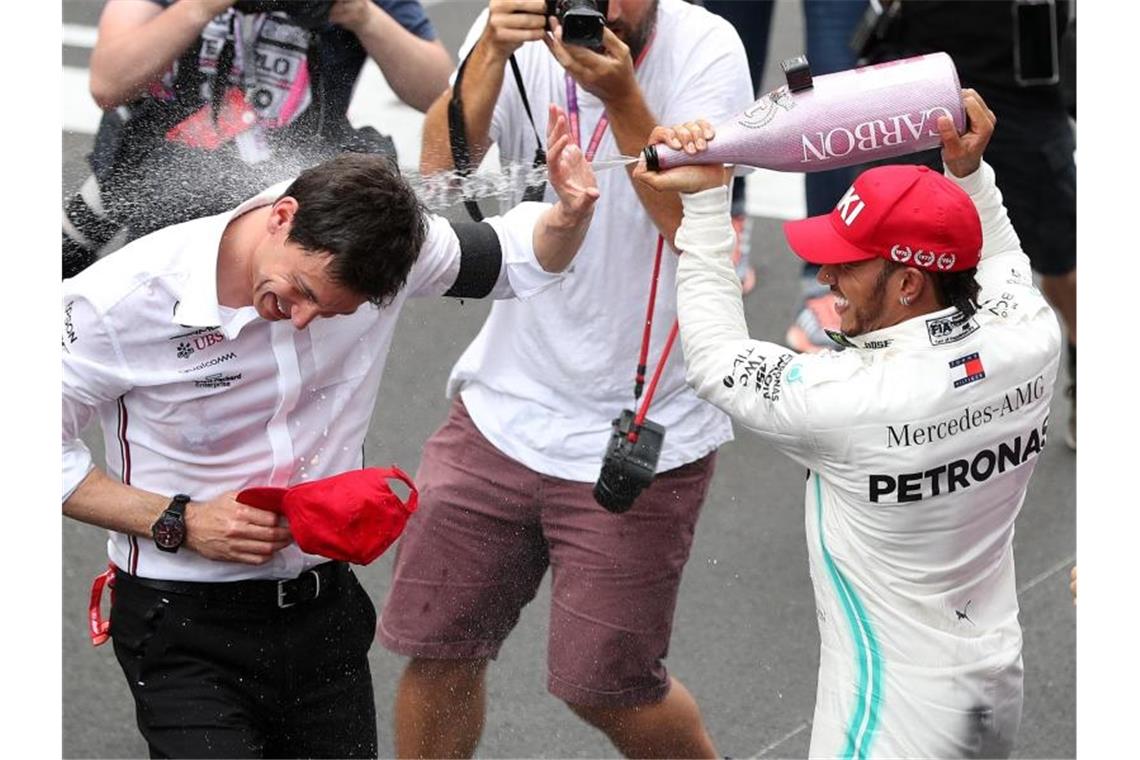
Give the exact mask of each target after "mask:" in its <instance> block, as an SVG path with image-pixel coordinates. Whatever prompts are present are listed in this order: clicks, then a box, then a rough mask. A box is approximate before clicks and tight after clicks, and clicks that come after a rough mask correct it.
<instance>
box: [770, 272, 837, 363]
mask: <svg viewBox="0 0 1140 760" xmlns="http://www.w3.org/2000/svg"><path fill="white" fill-rule="evenodd" d="M825 330H834V331H838V330H839V315H838V314H836V313H835V294H834V293H832V292H831V290H830V289H829V288H827V287H826V286H825V285H821V284H819V283H817V282H815V281H814V280H812V281H811V283H810V284H808V283H807V282H805V283H804V300H803V306H801V307H800V312H799V314H797V315H796V321H795V322H792V326H791V327H789V328H788V332H787V334H786V335H785V336H784V341H785V342H786V343H787V344H788V348H790V349H792V350H793V351H799V352H800V353H815V352H817V351H823V350H825V349H833V350H842V348H843V347H842V346H840V345H838V344H837V343H836V342H835V341H833V340H832V339H831V338H829V337H828V336H827V333H826V332H825Z"/></svg>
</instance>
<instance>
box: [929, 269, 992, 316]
mask: <svg viewBox="0 0 1140 760" xmlns="http://www.w3.org/2000/svg"><path fill="white" fill-rule="evenodd" d="M977 273H978V268H977V267H971V268H970V269H963V270H962V271H961V272H942V273H939V274H933V275H932V276H931V279H932V280H934V295H935V297H937V298H938V303H940V304H942V307H943V308H945V307H947V306H955V307H957V308H958V311H960V312H962V314H963V315H965V316H967V317H970V316H973V314H974V312H975V311H977V310H978V291H979V290H981V286H980V285H978V281H977V280H976V279H974V275H976V274H977Z"/></svg>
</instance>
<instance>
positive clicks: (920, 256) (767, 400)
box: [638, 90, 1061, 758]
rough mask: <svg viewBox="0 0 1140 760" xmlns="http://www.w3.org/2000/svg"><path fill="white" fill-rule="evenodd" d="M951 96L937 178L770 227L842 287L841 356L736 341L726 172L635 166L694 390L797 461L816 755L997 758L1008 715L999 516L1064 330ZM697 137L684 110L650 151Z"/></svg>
mask: <svg viewBox="0 0 1140 760" xmlns="http://www.w3.org/2000/svg"><path fill="white" fill-rule="evenodd" d="M963 101H964V103H965V106H966V112H967V114H968V117H969V124H970V126H969V129H968V131H967V133H966V134H964V135H962V136H959V135H958V134H957V133H956V132H955V131H954V128H953V126H952V124H951V123H950V120H949V119H942V120H941V122H942V123H940V124H939V131H940V133H941V136H942V154H943V160H944V162H945V165H946V176H945V177H944V176H942V175H940V174H937V173H936V172H931V171H929V170H928V169H926V168H925V167H915V166H907V167H903V166H886V167H879V168H875V169H871V170H869V171H867V172H864V173H863V174H862V175H860V176H859V178H858V179H856V180H855V183H854V185H852V187H851V189H850V190H849V191H848V192H847V194H846V195H845V196H844V197H843V199H842V200H841V201H840V202H839V204H838V206H837V207H836V209H835V210H834V211H832V212H831V213H830V214H828V215H824V216H819V217H813V218H809V219H806V220H802V221H797V222H790V223H788V224H787V225H786V227H785V231H786V234H787V237H788V241H789V243H790V245H791V247H792V249H793V250H794V251H795V252H796V253H797V254H798V255H799V256H800V257H801V258H803V259H805V260H807V261H810V262H812V263H817V264H820V265H822V269H821V270H820V273H819V279H820V281H821V282H823V283H825V284H827V285H829V286H830V287H831V290H832V291H833V292H834V293H835V295H836V311H837V313H838V314H839V316H840V318H841V326H842V331H843V333H842V334H837V335H836V336H835V337H836V339H837V340H839V341H840V342H842V343H844V344H845V345H846V346H848V348H847V350H845V351H842V352H824V353H822V354H802V355H800V354H795V353H792V352H790V351H788V350H787V349H785V348H784V347H782V346H779V345H776V344H774V343H767V342H762V341H757V340H751V339H749V337H748V333H747V327H746V325H745V321H744V311H743V307H742V303H741V297H740V283H739V280H738V279H737V278H736V277H735V275H734V274H733V269H732V264H731V262H730V260H729V255H730V252H731V250H732V243H733V237H732V227H731V225H730V222H729V205H728V197H727V194H726V193H725V190H724V187H723V183H724V171H723V169H722V167H719V166H715V167H714V166H701V167H681V168H678V169H674V170H671V171H668V172H663V173H660V174H653V173H649V172H646V171H645V170H644V167H640V168H639V171H638V176H639V177H640V178H641V179H642V181H644V182H646V184H649V185H650V186H652V187H655V188H656V189H662V190H680V191H681V192H682V193H683V196H682V197H683V199H684V221H683V223H682V225H681V228H680V230H679V231H678V233H677V247H678V248H679V249H681V250H683V251H684V253H683V254H682V256H681V260H680V263H679V267H678V271H677V290H678V295H677V304H678V315H679V319H680V325H681V338H682V341H683V345H684V352H685V362H686V365H687V380H688V382H689V383H690V384H691V385H692V386H693V387H694V388H695V389H696V391H697V393H698V394H699V395H700V396H701V397H702V398H704V399H706V400H708V401H710V402H712V403H713V404H715V405H716V406H718V407H720V408H721V409H723V410H724V411H726V412H728V413H729V414H730V415H732V417H733V418H734V419H736V420H737V421H738V422H739V423H741V424H742V425H744V426H745V427H747V428H749V429H751V430H753V431H755V432H756V433H758V434H759V435H761V436H763V437H764V438H765V439H767V440H769V441H771V443H772V444H773V445H774V446H776V447H777V448H779V449H780V450H781V451H783V452H784V453H786V454H788V455H789V456H790V457H792V458H793V459H794V460H796V461H797V462H799V463H801V464H803V465H805V466H806V467H807V468H808V476H807V485H806V489H805V499H804V506H805V526H806V530H807V543H808V553H809V557H810V565H811V576H812V582H813V585H814V589H815V600H816V609H817V613H818V615H817V616H818V619H819V630H820V666H819V683H818V687H817V693H816V706H815V717H814V720H813V723H812V739H811V750H810V755H811V756H812V757H845V758H846V757H870V756H875V757H992V756H1008V754H1009V753H1010V751H1011V750H1012V747H1013V742H1014V739H1015V737H1016V734H1017V729H1018V726H1019V724H1020V720H1021V707H1022V662H1021V628H1020V626H1019V624H1018V621H1017V614H1018V605H1017V596H1016V592H1015V579H1014V565H1013V549H1012V542H1013V526H1014V520H1015V518H1016V517H1017V514H1018V511H1019V510H1020V508H1021V504H1022V501H1023V500H1024V498H1025V491H1026V487H1027V484H1028V482H1029V478H1030V476H1031V475H1032V473H1033V468H1034V465H1035V464H1036V462H1037V457H1038V456H1039V454H1040V451H1041V448H1042V446H1043V445H1044V444H1045V434H1046V426H1047V423H1048V416H1049V402H1050V399H1051V397H1052V392H1053V384H1054V379H1055V376H1056V372H1057V365H1058V359H1059V356H1060V346H1061V335H1060V330H1059V328H1058V323H1057V319H1056V317H1055V316H1054V314H1053V311H1052V310H1051V309H1050V308H1049V306H1048V305H1047V304H1046V302H1045V301H1044V299H1043V298H1042V296H1041V294H1040V293H1039V292H1038V291H1037V289H1036V288H1035V287H1034V285H1033V280H1032V275H1031V272H1030V268H1029V259H1028V258H1027V257H1026V255H1025V254H1024V253H1023V252H1022V250H1021V246H1020V242H1019V241H1018V237H1017V234H1016V233H1015V232H1014V230H1013V228H1012V227H1011V225H1010V223H1009V220H1008V218H1007V216H1006V211H1005V208H1004V207H1003V205H1002V198H1001V193H1000V192H999V191H998V189H997V187H996V185H995V183H994V174H993V170H992V169H991V168H990V167H989V166H988V165H986V164H984V163H983V162H982V153H983V151H984V149H985V146H986V144H987V143H988V141H989V138H990V136H991V134H992V133H993V127H994V121H995V120H994V117H993V114H992V112H990V111H989V109H988V108H987V107H986V105H985V103H984V102H983V101H982V100H981V98H980V97H978V95H977V94H976V93H975V92H974V91H972V90H965V91H963ZM702 133H703V134H702ZM710 137H713V133H712V130H711V129H710V128H709V127H708V124H707V122H691V123H689V124H686V125H682V126H679V127H674V128H665V127H658V128H657V130H655V132H654V136H653V141H655V142H669V143H671V144H672V145H673V147H680V146H679V145H678V141H680V142H681V143H686V144H689V145H692V146H694V147H696V148H697V149H698V150H699V149H701V148H703V141H701V140H700V138H703V139H705V140H707V139H709V138H710ZM714 139H715V138H714ZM698 142H699V143H700V145H699V147H698ZM975 267H976V269H975ZM979 286H980V290H979Z"/></svg>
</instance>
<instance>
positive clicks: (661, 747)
mask: <svg viewBox="0 0 1140 760" xmlns="http://www.w3.org/2000/svg"><path fill="white" fill-rule="evenodd" d="M669 682H670V688H669V693H668V694H666V695H665V699H663V700H661V701H660V702H657V703H655V704H651V705H638V706H637V707H588V706H585V705H569V707H570V709H571V710H573V711H574V712H575V713H576V714H577V715H578V717H580V718H582V720H584V721H586V722H587V723H589V724H590V725H591V726H594V727H595V728H597V729H598V730H600V731H602V732H603V733H604V734H605V735H606V736H608V737H609V739H610V741H612V742H613V743H614V746H615V747H617V748H618V751H620V752H621V753H622V754H623V755H625V756H626V757H675V758H689V757H701V758H715V757H719V755H717V752H716V747H715V746H714V745H713V741H712V738H711V737H709V735H708V732H707V731H706V730H705V726H704V721H702V719H701V711H700V708H698V707H697V702H696V700H695V699H693V695H692V694H690V693H689V690H688V689H686V688H685V686H684V684H682V683H681V682H680V681H678V680H677V679H676V678H672V677H670V679H669Z"/></svg>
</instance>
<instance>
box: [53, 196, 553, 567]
mask: <svg viewBox="0 0 1140 760" xmlns="http://www.w3.org/2000/svg"><path fill="white" fill-rule="evenodd" d="M288 184H289V183H288V182H283V183H281V184H279V185H275V186H274V187H271V188H269V189H268V190H265V191H264V192H262V193H260V194H259V195H257V196H256V197H254V198H251V199H250V200H247V201H245V202H244V203H242V204H241V205H240V206H238V207H237V208H236V209H234V210H231V211H227V212H224V213H221V214H217V215H215V216H210V217H204V218H201V219H195V220H193V221H190V222H186V223H184V224H178V225H174V226H171V227H167V228H165V229H162V230H159V231H158V232H155V233H153V234H150V235H147V236H146V237H143V238H140V239H139V240H136V241H135V242H133V243H131V244H129V245H127V246H126V247H124V248H123V249H122V250H121V251H118V252H117V253H115V255H113V256H108V257H107V258H105V259H102V260H100V261H98V262H97V263H95V264H94V265H93V266H91V267H89V268H87V269H86V270H84V271H83V272H81V273H80V274H79V275H77V276H76V277H73V278H71V279H68V280H64V282H63V335H62V358H63V391H62V397H63V430H62V432H63V499H64V500H66V499H67V498H68V497H69V496H70V495H71V493H72V492H73V491H74V490H75V488H76V487H77V486H78V485H79V484H80V482H81V481H82V480H83V478H84V477H86V475H87V473H88V471H89V470H90V469H91V467H92V466H93V464H92V459H91V453H90V452H89V451H88V449H87V446H86V445H84V443H83V441H82V440H81V439H80V438H79V434H80V432H81V431H82V430H83V428H84V427H85V426H86V425H87V423H88V422H89V421H90V420H91V419H92V418H93V417H98V418H99V421H100V422H101V423H102V427H103V440H104V447H105V450H106V460H107V473H108V475H110V476H111V477H112V478H115V479H116V480H120V481H121V482H123V483H126V484H128V485H132V486H135V487H138V488H141V489H143V490H147V491H152V492H154V493H159V494H166V495H173V494H176V493H185V494H189V495H190V497H191V498H192V499H194V500H195V501H206V500H208V499H211V498H214V497H216V496H218V495H219V494H222V493H224V492H226V491H229V490H235V491H236V490H240V489H242V488H246V487H248V486H263V485H266V486H288V485H294V484H296V483H301V482H305V481H306V480H313V479H317V478H323V477H328V476H330V475H335V474H338V473H341V472H344V471H346V470H352V469H356V468H359V467H361V466H362V462H361V456H362V445H363V443H364V436H365V433H366V432H367V430H368V423H369V420H370V419H371V416H372V409H373V407H374V406H375V405H376V395H377V392H378V391H379V387H380V377H381V375H382V374H383V371H384V361H385V359H386V358H387V355H388V347H389V346H390V345H391V342H392V335H393V331H394V330H395V326H396V318H397V317H398V315H399V313H400V309H401V308H402V307H403V305H404V301H405V300H406V299H407V298H408V297H409V296H434V295H442V294H443V293H445V292H446V291H447V290H448V288H450V287H451V285H452V284H453V283H454V282H455V279H456V277H457V276H458V274H459V269H460V245H459V240H458V238H457V237H456V235H455V232H454V231H453V230H452V228H451V225H450V224H449V223H448V222H447V221H446V220H445V219H442V218H440V217H431V218H430V219H429V221H428V234H427V238H426V239H425V241H424V245H423V247H422V248H421V249H420V253H419V257H418V258H417V259H416V263H415V264H414V265H413V266H412V269H411V272H410V273H409V274H408V279H407V282H406V284H405V286H404V287H403V288H402V289H401V290H400V291H399V293H397V294H396V297H395V298H394V299H393V301H392V303H390V304H389V305H388V306H385V307H384V308H377V307H375V306H372V305H371V304H365V305H363V306H361V307H360V308H359V309H357V310H356V312H355V313H353V314H351V315H348V316H338V317H333V318H328V319H315V320H313V322H312V323H311V324H310V325H309V326H308V327H307V328H306V329H304V330H297V329H295V328H294V327H293V325H292V323H291V322H289V321H287V320H282V321H267V320H265V319H262V318H261V317H260V316H258V314H257V311H256V310H255V309H254V307H252V306H245V307H242V308H236V309H235V308H228V307H225V306H221V305H219V304H218V296H217V283H216V274H215V272H216V269H217V259H218V244H219V241H220V239H221V236H222V233H223V232H224V231H225V229H226V225H227V224H228V223H229V222H230V220H231V219H234V218H236V217H237V216H239V215H240V214H242V213H245V212H246V211H250V210H251V209H254V208H257V207H259V206H264V205H267V204H269V203H272V202H273V201H274V200H275V199H276V198H278V197H279V196H280V195H281V194H282V192H283V191H284V190H285V188H286V187H287V186H288ZM546 208H548V206H546V205H545V204H540V203H526V204H522V205H520V206H519V207H517V208H515V209H513V210H512V211H511V212H510V213H508V214H506V215H504V216H502V217H497V218H495V217H493V218H489V219H487V222H488V223H489V224H490V225H491V226H492V227H493V228H494V229H495V232H496V233H497V235H498V237H499V244H500V248H501V250H502V261H503V264H502V269H501V270H500V277H499V282H498V284H497V285H496V287H495V289H494V291H493V292H492V294H491V295H493V296H495V297H506V296H510V295H516V296H518V297H525V296H529V295H533V294H534V293H536V292H537V291H539V290H541V289H542V288H543V287H549V286H552V285H556V284H557V282H558V281H559V280H560V279H561V275H559V274H555V273H548V272H545V271H543V269H542V267H541V265H540V264H539V263H538V262H537V261H536V260H535V258H534V252H533V249H532V243H531V241H532V235H533V228H534V224H535V221H536V220H537V218H538V216H539V214H540V213H541V212H542V211H543V210H545V209H546ZM191 508H193V507H191ZM109 533H110V537H109V540H108V553H109V555H110V558H111V561H112V562H114V563H115V564H116V565H117V566H119V567H121V568H123V569H124V570H126V571H127V572H129V573H131V574H134V575H140V576H143V577H147V578H164V579H172V580H189V581H236V580H242V579H246V578H291V577H294V576H296V575H298V574H300V573H301V572H303V571H304V570H306V569H308V568H309V567H312V566H314V565H317V564H319V563H321V562H325V561H326V560H325V558H323V557H318V556H316V555H312V554H306V553H304V552H302V551H301V550H300V548H298V547H297V545H296V544H290V545H289V546H287V547H286V548H285V549H282V550H281V551H279V552H277V553H275V554H274V555H273V557H272V558H271V559H270V560H269V561H268V562H266V563H265V564H264V565H257V566H255V565H246V564H241V563H237V562H220V561H215V560H210V559H207V558H205V557H203V556H201V555H200V554H197V553H195V552H192V551H188V550H183V551H179V552H177V553H176V554H170V553H166V552H161V551H158V550H157V549H156V548H155V545H154V543H153V542H152V541H150V540H147V539H139V538H137V537H135V536H129V535H126V534H123V533H117V532H114V531H110V532H109Z"/></svg>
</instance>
